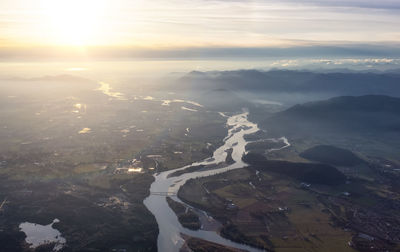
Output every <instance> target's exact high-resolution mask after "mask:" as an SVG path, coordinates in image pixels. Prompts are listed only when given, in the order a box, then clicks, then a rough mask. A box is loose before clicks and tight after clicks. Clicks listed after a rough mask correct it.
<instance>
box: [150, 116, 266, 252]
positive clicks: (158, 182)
mask: <svg viewBox="0 0 400 252" xmlns="http://www.w3.org/2000/svg"><path fill="white" fill-rule="evenodd" d="M221 116H225V115H224V114H221ZM247 116H248V112H243V113H241V114H237V115H233V116H231V117H227V116H225V117H227V127H228V135H227V136H226V137H225V139H224V144H223V145H222V146H221V147H219V148H218V149H216V150H215V151H214V153H213V156H212V157H211V158H207V159H205V160H204V161H201V162H195V163H193V164H190V165H187V166H184V167H182V168H179V169H174V170H171V171H165V172H161V173H158V174H156V175H154V177H155V181H154V182H153V183H152V184H151V187H150V196H149V197H147V198H146V199H145V200H144V204H145V206H146V207H147V208H148V209H149V210H150V212H151V213H152V214H153V215H154V216H155V218H156V220H157V224H158V228H159V235H158V241H157V247H158V250H159V251H167V252H177V251H179V250H180V248H181V247H182V245H183V243H184V240H183V239H182V238H181V235H180V234H181V233H182V234H186V235H188V236H193V237H196V238H201V239H204V240H207V241H211V242H215V243H218V244H222V245H226V246H230V247H233V248H238V249H244V250H248V251H261V250H259V249H256V248H253V247H250V246H247V245H243V244H239V243H236V242H233V241H230V240H228V239H225V238H223V237H221V236H220V235H219V234H218V233H216V232H215V231H206V230H198V231H193V230H189V229H186V228H184V227H182V225H181V224H180V223H179V221H178V218H177V216H176V215H175V213H174V212H173V210H172V209H171V208H170V207H169V205H168V203H167V201H166V195H165V196H164V195H157V193H160V192H165V193H167V192H168V195H176V194H177V193H178V190H179V188H180V187H181V186H182V185H184V184H185V183H186V181H187V180H189V179H192V178H200V177H205V176H210V175H215V174H219V173H223V172H227V171H230V170H233V169H239V168H244V167H246V166H247V164H246V163H244V162H243V161H242V156H243V154H244V153H245V147H246V144H247V143H248V142H247V141H246V140H245V138H244V136H245V135H247V134H252V133H255V132H257V131H258V130H259V128H258V126H257V124H255V123H252V122H250V121H248V119H247ZM231 148H232V149H233V151H232V159H233V160H234V161H235V162H234V163H233V164H230V165H226V166H224V167H222V168H217V169H213V170H205V171H196V172H190V173H184V174H182V175H180V176H176V177H168V175H170V174H171V173H173V172H176V171H178V170H183V169H186V168H188V167H191V166H196V165H213V164H221V163H223V162H225V159H226V157H227V152H226V151H227V150H229V149H231ZM171 198H172V199H173V200H176V201H180V200H179V199H178V198H177V197H176V196H172V197H171Z"/></svg>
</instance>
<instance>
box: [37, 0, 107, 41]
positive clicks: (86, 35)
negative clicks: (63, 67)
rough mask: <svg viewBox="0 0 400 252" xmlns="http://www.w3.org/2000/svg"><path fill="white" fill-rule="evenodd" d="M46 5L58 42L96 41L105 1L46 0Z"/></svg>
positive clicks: (53, 32)
mask: <svg viewBox="0 0 400 252" xmlns="http://www.w3.org/2000/svg"><path fill="white" fill-rule="evenodd" d="M44 7H45V15H46V16H47V18H48V22H49V24H48V25H49V26H50V28H51V36H52V37H53V39H54V40H55V42H56V43H57V44H60V45H74V46H77V45H78V46H80V45H87V44H91V43H95V42H96V41H95V39H96V34H98V33H99V32H100V31H101V25H102V15H103V14H104V11H105V1H102V0H46V1H45V5H44Z"/></svg>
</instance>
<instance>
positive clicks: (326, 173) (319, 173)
mask: <svg viewBox="0 0 400 252" xmlns="http://www.w3.org/2000/svg"><path fill="white" fill-rule="evenodd" d="M243 161H244V162H246V163H248V164H250V165H252V166H253V167H255V168H256V169H260V170H263V171H272V172H276V173H280V174H284V175H286V176H289V177H293V178H295V179H298V180H300V181H304V182H308V183H315V184H326V185H338V184H343V183H344V182H345V180H346V177H345V176H344V175H343V173H341V172H340V171H338V170H337V169H336V168H335V167H332V166H329V165H325V164H313V163H293V162H287V161H277V160H268V159H266V158H265V157H264V156H262V155H260V154H255V153H249V154H246V155H245V156H243Z"/></svg>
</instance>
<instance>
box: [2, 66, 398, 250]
mask: <svg viewBox="0 0 400 252" xmlns="http://www.w3.org/2000/svg"><path fill="white" fill-rule="evenodd" d="M131 82H132V83H133V82H135V85H133V84H132V83H131ZM0 139H1V141H0V251H4V252H6V251H7V252H8V251H116V252H122V251H182V252H185V251H227V252H228V251H282V252H283V251H293V252H294V251H296V252H297V251H398V250H400V155H399V154H400V71H397V70H392V71H350V70H346V71H345V70H340V69H339V70H337V71H329V72H327V71H317V70H307V71H306V70H278V69H274V70H269V71H261V70H235V71H233V70H232V71H204V72H203V71H192V72H185V73H179V74H177V73H175V74H172V75H169V76H168V78H167V77H165V78H164V79H162V78H159V79H156V80H155V78H154V79H152V80H151V81H150V80H146V79H139V78H138V79H135V80H130V81H127V80H125V81H115V82H112V81H108V80H107V81H105V80H102V79H96V78H95V76H91V77H90V76H82V75H79V74H77V75H72V74H71V75H69V74H68V75H43V76H42V77H35V78H27V77H2V78H1V79H0Z"/></svg>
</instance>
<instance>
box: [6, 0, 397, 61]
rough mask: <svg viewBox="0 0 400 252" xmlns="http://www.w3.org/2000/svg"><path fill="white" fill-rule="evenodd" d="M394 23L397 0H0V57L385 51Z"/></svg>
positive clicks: (392, 46) (391, 46) (392, 42)
mask: <svg viewBox="0 0 400 252" xmlns="http://www.w3.org/2000/svg"><path fill="white" fill-rule="evenodd" d="M399 26H400V1H398V0H379V1H376V0H348V1H343V0H280V1H278V0H186V1H184V0H168V1H167V0H152V1H148V0H147V1H145V0H112V1H111V0H68V1H65V0H18V1H15V0H2V1H1V2H0V59H3V60H5V59H10V58H18V57H32V58H40V57H47V56H48V57H51V56H61V55H63V56H68V55H80V54H82V55H90V56H93V57H104V58H107V57H151V58H156V57H181V56H182V57H185V56H187V55H189V56H191V57H197V56H198V55H205V56H207V55H209V56H210V57H211V56H213V55H219V56H221V57H224V56H226V55H236V56H249V57H253V56H257V55H272V56H274V55H281V54H284V55H286V54H307V53H310V54H318V53H321V52H323V53H325V54H326V53H330V54H344V55H345V54H346V53H347V54H356V55H357V54H363V53H366V54H371V55H372V56H376V55H381V56H384V57H387V56H388V55H390V54H391V53H393V54H394V55H400V49H399V48H400V46H399V44H400V29H399ZM371 55H367V56H371Z"/></svg>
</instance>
